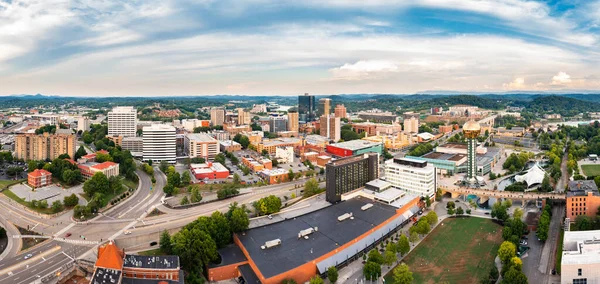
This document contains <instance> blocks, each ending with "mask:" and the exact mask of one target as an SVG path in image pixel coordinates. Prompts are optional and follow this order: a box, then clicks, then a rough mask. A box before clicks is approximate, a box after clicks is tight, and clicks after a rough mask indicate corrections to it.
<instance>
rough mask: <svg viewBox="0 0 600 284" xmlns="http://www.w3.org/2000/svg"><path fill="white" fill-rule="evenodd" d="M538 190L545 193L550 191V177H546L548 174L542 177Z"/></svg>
mask: <svg viewBox="0 0 600 284" xmlns="http://www.w3.org/2000/svg"><path fill="white" fill-rule="evenodd" d="M540 190H541V191H546V192H550V191H552V186H551V185H550V177H549V176H548V174H545V175H544V179H543V180H542V185H541V187H540Z"/></svg>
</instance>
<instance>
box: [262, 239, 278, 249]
mask: <svg viewBox="0 0 600 284" xmlns="http://www.w3.org/2000/svg"><path fill="white" fill-rule="evenodd" d="M280 244H281V240H280V239H274V240H272V241H267V242H265V245H264V246H261V247H260V248H261V249H268V248H272V247H276V246H278V245H280Z"/></svg>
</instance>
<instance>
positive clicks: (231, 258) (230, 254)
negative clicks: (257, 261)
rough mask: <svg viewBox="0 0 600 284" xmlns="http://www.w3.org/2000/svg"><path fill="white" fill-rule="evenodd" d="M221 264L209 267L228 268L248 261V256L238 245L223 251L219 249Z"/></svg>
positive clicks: (227, 247) (212, 264)
mask: <svg viewBox="0 0 600 284" xmlns="http://www.w3.org/2000/svg"><path fill="white" fill-rule="evenodd" d="M218 252H219V256H221V263H210V264H209V265H208V267H211V268H212V267H219V266H226V265H230V264H234V263H240V262H243V261H246V260H248V259H246V256H245V255H244V253H243V252H242V250H241V249H240V248H239V247H238V246H237V245H236V244H230V245H228V246H226V247H224V248H222V249H219V251H218Z"/></svg>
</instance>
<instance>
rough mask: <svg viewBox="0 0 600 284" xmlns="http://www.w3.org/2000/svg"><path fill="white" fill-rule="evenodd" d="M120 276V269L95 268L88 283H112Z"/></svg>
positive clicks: (117, 280) (116, 281)
mask: <svg viewBox="0 0 600 284" xmlns="http://www.w3.org/2000/svg"><path fill="white" fill-rule="evenodd" d="M120 278H121V271H119V270H114V269H107V268H101V267H98V268H96V271H94V275H93V276H92V281H90V284H114V283H118V282H119V279H120Z"/></svg>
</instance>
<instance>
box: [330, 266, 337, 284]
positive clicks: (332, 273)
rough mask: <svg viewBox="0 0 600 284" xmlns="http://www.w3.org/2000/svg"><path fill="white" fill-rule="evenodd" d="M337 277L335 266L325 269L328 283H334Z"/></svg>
mask: <svg viewBox="0 0 600 284" xmlns="http://www.w3.org/2000/svg"><path fill="white" fill-rule="evenodd" d="M338 276H339V275H338V270H337V268H335V266H332V267H329V268H327V279H329V282H331V283H335V281H337V279H338Z"/></svg>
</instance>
